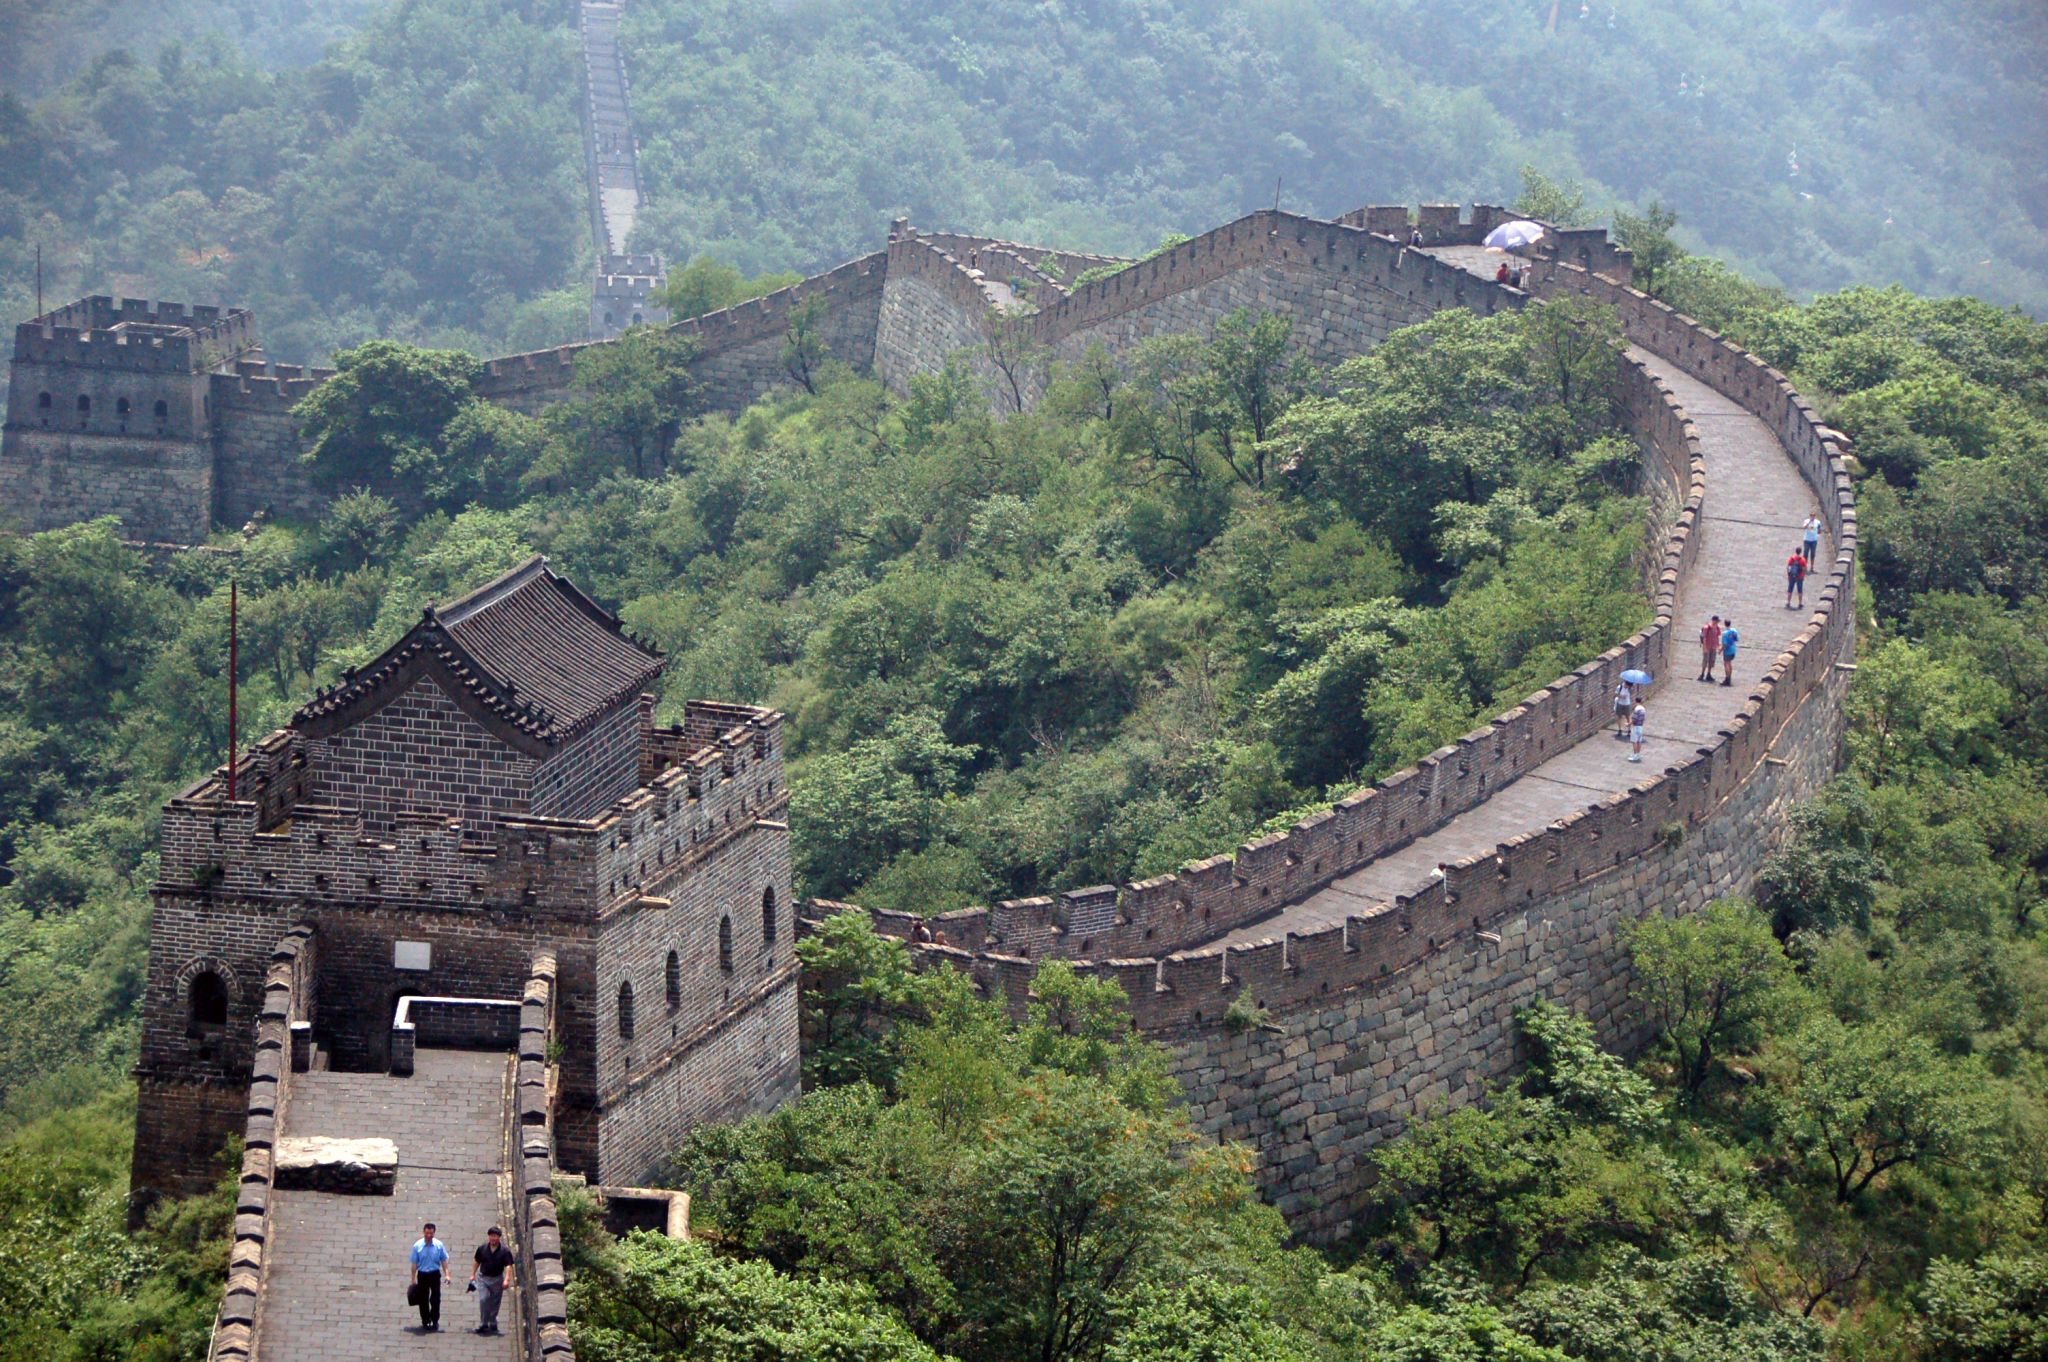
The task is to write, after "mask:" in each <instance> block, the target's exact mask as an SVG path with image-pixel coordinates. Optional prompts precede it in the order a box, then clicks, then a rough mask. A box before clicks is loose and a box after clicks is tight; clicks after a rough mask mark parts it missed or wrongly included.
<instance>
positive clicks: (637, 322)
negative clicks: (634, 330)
mask: <svg viewBox="0 0 2048 1362" xmlns="http://www.w3.org/2000/svg"><path fill="white" fill-rule="evenodd" d="M640 321H641V317H640V314H639V313H637V312H635V313H634V314H633V325H635V326H638V325H640Z"/></svg>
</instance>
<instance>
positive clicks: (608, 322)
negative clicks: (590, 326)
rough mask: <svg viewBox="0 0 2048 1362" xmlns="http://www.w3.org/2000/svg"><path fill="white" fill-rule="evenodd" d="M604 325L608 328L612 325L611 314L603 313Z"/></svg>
mask: <svg viewBox="0 0 2048 1362" xmlns="http://www.w3.org/2000/svg"><path fill="white" fill-rule="evenodd" d="M604 324H605V325H606V326H610V325H611V324H612V314H611V313H609V312H607V313H605V314H604Z"/></svg>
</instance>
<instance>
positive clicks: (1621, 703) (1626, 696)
mask: <svg viewBox="0 0 2048 1362" xmlns="http://www.w3.org/2000/svg"><path fill="white" fill-rule="evenodd" d="M1635 702H1636V693H1635V692H1634V691H1633V690H1631V689H1629V684H1628V682H1626V681H1617V682H1616V683H1615V686H1614V736H1615V737H1617V738H1626V737H1627V736H1628V712H1629V709H1630V707H1632V706H1633V705H1634V704H1635Z"/></svg>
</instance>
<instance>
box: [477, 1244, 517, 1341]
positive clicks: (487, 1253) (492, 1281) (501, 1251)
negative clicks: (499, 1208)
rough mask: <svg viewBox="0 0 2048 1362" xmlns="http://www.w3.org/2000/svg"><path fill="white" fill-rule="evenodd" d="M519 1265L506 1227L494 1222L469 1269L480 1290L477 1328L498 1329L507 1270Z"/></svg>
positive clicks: (492, 1331)
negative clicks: (504, 1228)
mask: <svg viewBox="0 0 2048 1362" xmlns="http://www.w3.org/2000/svg"><path fill="white" fill-rule="evenodd" d="M516 1265H517V1260H516V1259H515V1258H513V1256H512V1250H511V1249H508V1248H506V1247H505V1234H504V1231H502V1230H500V1229H499V1228H498V1227H497V1226H496V1225H493V1226H491V1228H490V1232H489V1233H488V1234H487V1235H485V1236H484V1242H483V1243H481V1244H478V1245H477V1246H476V1262H475V1264H474V1265H473V1266H472V1267H471V1268H470V1269H469V1285H470V1289H471V1290H473V1291H475V1292H476V1313H477V1326H476V1332H478V1333H480V1334H495V1333H497V1332H498V1303H499V1302H500V1301H502V1300H503V1299H504V1298H505V1274H506V1273H508V1272H510V1271H512V1269H513V1268H514V1267H515V1266H516Z"/></svg>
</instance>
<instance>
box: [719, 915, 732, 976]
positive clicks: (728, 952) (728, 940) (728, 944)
mask: <svg viewBox="0 0 2048 1362" xmlns="http://www.w3.org/2000/svg"><path fill="white" fill-rule="evenodd" d="M718 967H719V968H720V969H722V970H730V969H732V919H731V918H730V917H722V918H720V919H718Z"/></svg>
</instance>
